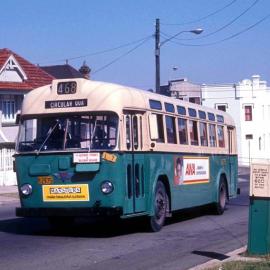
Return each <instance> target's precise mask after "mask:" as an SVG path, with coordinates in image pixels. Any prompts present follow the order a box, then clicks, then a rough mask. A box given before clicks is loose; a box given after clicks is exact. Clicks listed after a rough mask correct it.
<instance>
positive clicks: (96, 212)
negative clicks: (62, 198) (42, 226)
mask: <svg viewBox="0 0 270 270" xmlns="http://www.w3.org/2000/svg"><path fill="white" fill-rule="evenodd" d="M121 215H123V209H122V207H92V208H76V207H69V208H64V207H61V208H43V207H42V208H32V207H31V208H26V207H17V208H16V216H17V217H91V216H108V217H110V216H121Z"/></svg>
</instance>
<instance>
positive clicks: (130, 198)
mask: <svg viewBox="0 0 270 270" xmlns="http://www.w3.org/2000/svg"><path fill="white" fill-rule="evenodd" d="M124 123H125V144H126V149H127V154H126V158H125V168H126V198H125V209H124V212H125V213H130V214H131V213H139V212H143V211H145V210H146V202H145V165H144V153H143V152H142V149H143V112H126V114H125V115H124Z"/></svg>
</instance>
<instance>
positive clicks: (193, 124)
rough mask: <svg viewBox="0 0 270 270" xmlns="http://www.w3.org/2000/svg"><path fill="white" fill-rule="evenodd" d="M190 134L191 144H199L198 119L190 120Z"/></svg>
mask: <svg viewBox="0 0 270 270" xmlns="http://www.w3.org/2000/svg"><path fill="white" fill-rule="evenodd" d="M189 135H190V143H191V145H199V140H198V127H197V121H194V120H189Z"/></svg>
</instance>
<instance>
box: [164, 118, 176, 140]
mask: <svg viewBox="0 0 270 270" xmlns="http://www.w3.org/2000/svg"><path fill="white" fill-rule="evenodd" d="M165 119H166V133H167V142H168V143H176V142H177V141H176V132H175V118H174V117H172V116H168V115H166V116H165Z"/></svg>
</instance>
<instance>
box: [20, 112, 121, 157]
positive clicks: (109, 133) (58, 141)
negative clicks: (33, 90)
mask: <svg viewBox="0 0 270 270" xmlns="http://www.w3.org/2000/svg"><path fill="white" fill-rule="evenodd" d="M117 130H118V116H117V115H116V114H112V113H103V114H98V115H96V114H93V115H91V114H85V115H75V116H74V115H72V116H70V115H66V116H63V115H61V116H48V117H36V118H30V119H24V120H22V122H21V126H20V132H19V136H18V141H17V151H18V152H31V151H37V152H44V151H58V150H60V151H61V150H62V151H63V150H71V149H77V150H78V149H80V150H88V151H90V150H106V149H114V148H115V147H116V145H117Z"/></svg>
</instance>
